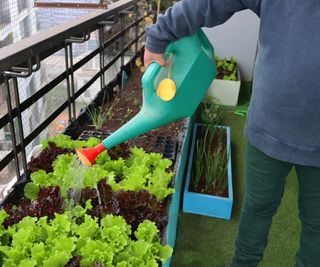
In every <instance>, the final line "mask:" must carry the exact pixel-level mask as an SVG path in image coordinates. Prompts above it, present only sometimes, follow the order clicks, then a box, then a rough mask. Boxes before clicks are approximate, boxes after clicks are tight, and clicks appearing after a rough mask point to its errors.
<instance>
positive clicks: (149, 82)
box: [142, 43, 173, 90]
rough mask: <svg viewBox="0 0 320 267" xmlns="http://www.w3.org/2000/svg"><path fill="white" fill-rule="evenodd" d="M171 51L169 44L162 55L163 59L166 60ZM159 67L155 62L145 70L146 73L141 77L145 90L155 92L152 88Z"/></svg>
mask: <svg viewBox="0 0 320 267" xmlns="http://www.w3.org/2000/svg"><path fill="white" fill-rule="evenodd" d="M172 49H173V45H172V43H170V44H169V45H168V46H167V49H166V51H165V53H164V58H165V59H167V56H168V54H169V53H171V51H172ZM161 68H162V67H161V66H160V65H159V64H158V63H157V62H152V63H151V64H150V65H149V67H148V68H147V70H146V72H145V73H144V74H143V76H142V83H143V86H145V87H146V88H152V90H155V88H154V80H155V79H156V77H157V75H158V73H159V71H160V70H161Z"/></svg>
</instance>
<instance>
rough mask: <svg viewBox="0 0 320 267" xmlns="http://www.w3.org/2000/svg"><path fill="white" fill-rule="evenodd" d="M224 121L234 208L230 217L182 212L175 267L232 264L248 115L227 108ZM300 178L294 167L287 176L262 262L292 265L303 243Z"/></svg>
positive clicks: (267, 266) (272, 265) (274, 266)
mask: <svg viewBox="0 0 320 267" xmlns="http://www.w3.org/2000/svg"><path fill="white" fill-rule="evenodd" d="M223 122H224V125H227V126H230V127H231V143H232V147H231V150H232V176H233V191H234V200H233V203H234V204H233V211H232V219H231V220H230V221H226V220H222V219H214V218H209V217H205V216H200V215H193V214H186V213H182V212H180V214H179V222H178V229H177V239H176V246H175V248H174V253H173V258H172V264H171V266H174V267H183V266H186V267H188V266H190V267H191V266H192V267H221V266H230V264H231V261H232V257H233V254H234V249H235V246H234V243H235V239H236V236H237V231H238V223H239V216H240V209H241V203H242V199H243V194H244V189H245V188H244V187H245V166H244V152H245V145H246V142H245V139H244V136H243V127H244V124H245V118H244V117H242V116H239V115H235V114H234V112H233V109H232V108H231V109H230V108H227V109H225V110H224V115H223ZM297 193H298V186H297V178H296V174H295V172H294V171H292V172H291V173H290V175H289V176H288V178H287V183H286V187H285V192H284V195H283V198H282V202H281V205H280V208H279V210H278V212H277V214H276V215H275V217H274V220H273V224H272V228H271V231H270V235H269V245H268V247H267V248H266V250H265V254H264V259H263V261H262V262H261V264H260V265H259V266H263V267H287V266H288V267H289V266H290V267H291V266H293V265H294V258H295V253H296V250H297V248H298V243H299V232H300V222H299V220H298V208H297Z"/></svg>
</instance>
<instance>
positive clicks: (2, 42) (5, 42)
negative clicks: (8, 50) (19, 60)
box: [0, 32, 13, 48]
mask: <svg viewBox="0 0 320 267" xmlns="http://www.w3.org/2000/svg"><path fill="white" fill-rule="evenodd" d="M12 43H13V33H12V32H11V33H9V35H8V36H7V37H6V38H4V39H3V40H0V48H2V47H5V46H7V45H9V44H12Z"/></svg>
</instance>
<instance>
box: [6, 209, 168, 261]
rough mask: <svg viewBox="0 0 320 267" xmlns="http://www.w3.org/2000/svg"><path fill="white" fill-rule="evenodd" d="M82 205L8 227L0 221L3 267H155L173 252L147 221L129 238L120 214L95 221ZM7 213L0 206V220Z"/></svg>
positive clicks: (127, 229) (28, 219) (126, 226)
mask: <svg viewBox="0 0 320 267" xmlns="http://www.w3.org/2000/svg"><path fill="white" fill-rule="evenodd" d="M87 208H90V205H87ZM75 209H77V207H75ZM82 210H83V211H84V212H81V208H80V209H77V211H67V212H65V213H63V214H56V215H55V218H53V219H52V220H48V218H47V217H40V218H33V217H25V218H24V219H23V220H21V221H20V222H19V223H17V224H14V225H12V226H9V227H8V228H7V229H5V228H4V227H3V226H2V224H1V225H0V237H1V238H0V242H1V243H0V257H1V263H2V266H8V267H11V266H12V267H13V266H21V267H34V266H38V267H41V266H43V267H60V266H66V265H67V264H68V263H69V262H70V261H72V260H74V259H78V260H80V264H81V266H93V265H94V264H99V265H100V266H158V263H159V262H162V263H163V262H165V260H166V259H167V258H168V257H169V256H170V255H171V253H172V248H171V247H170V246H168V245H166V246H162V245H161V244H160V238H159V231H158V229H157V227H156V226H155V224H154V223H152V222H150V221H148V220H145V221H144V222H142V223H141V224H139V226H138V228H137V230H136V231H135V232H134V236H135V238H134V239H131V236H132V230H131V227H130V225H128V224H127V223H126V222H125V220H124V219H123V218H122V217H121V216H113V215H106V216H105V217H104V218H102V219H101V220H100V222H98V220H97V218H94V217H91V216H89V215H87V214H85V212H86V209H82ZM6 216H7V214H6V212H5V211H4V210H2V211H0V222H3V221H4V219H5V218H6ZM99 265H95V266H99Z"/></svg>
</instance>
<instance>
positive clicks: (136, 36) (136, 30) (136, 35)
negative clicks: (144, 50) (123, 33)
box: [134, 4, 139, 53]
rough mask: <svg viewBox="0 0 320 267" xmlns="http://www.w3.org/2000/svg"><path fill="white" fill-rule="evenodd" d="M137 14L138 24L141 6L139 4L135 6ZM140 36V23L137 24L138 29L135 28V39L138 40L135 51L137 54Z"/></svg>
mask: <svg viewBox="0 0 320 267" xmlns="http://www.w3.org/2000/svg"><path fill="white" fill-rule="evenodd" d="M135 13H136V22H137V21H138V19H139V6H138V4H136V5H135ZM138 34H139V23H137V24H136V27H135V39H136V40H137V41H136V43H135V45H134V51H135V53H137V52H138V39H137V38H138Z"/></svg>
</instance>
